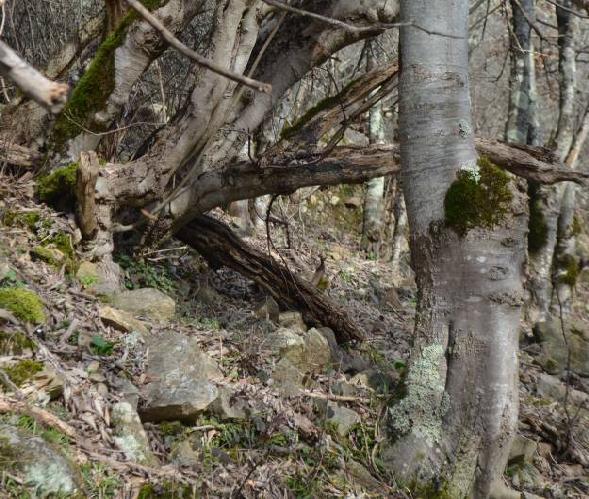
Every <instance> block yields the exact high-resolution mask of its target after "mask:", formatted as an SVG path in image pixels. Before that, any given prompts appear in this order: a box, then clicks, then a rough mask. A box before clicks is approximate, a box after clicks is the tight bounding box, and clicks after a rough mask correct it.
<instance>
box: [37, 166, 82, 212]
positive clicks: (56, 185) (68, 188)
mask: <svg viewBox="0 0 589 499" xmlns="http://www.w3.org/2000/svg"><path fill="white" fill-rule="evenodd" d="M78 166H79V165H78V163H71V164H69V165H68V166H64V167H63V168H58V169H57V170H54V171H52V172H51V173H50V174H49V175H45V176H43V177H40V178H39V179H38V180H37V189H36V190H37V196H39V199H40V200H41V201H43V202H44V203H48V204H55V203H59V204H60V205H62V204H66V205H70V204H73V202H74V199H75V187H76V176H77V174H78Z"/></svg>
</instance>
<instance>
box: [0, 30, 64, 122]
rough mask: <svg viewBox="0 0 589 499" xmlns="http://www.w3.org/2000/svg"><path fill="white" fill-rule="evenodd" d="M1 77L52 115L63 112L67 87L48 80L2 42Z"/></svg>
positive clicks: (0, 44) (0, 55)
mask: <svg viewBox="0 0 589 499" xmlns="http://www.w3.org/2000/svg"><path fill="white" fill-rule="evenodd" d="M0 75H2V76H5V77H6V78H8V79H9V80H12V81H13V82H14V84H15V85H16V86H17V87H18V88H20V89H21V90H22V92H23V93H25V94H26V95H28V96H29V97H30V98H31V99H33V100H34V101H35V102H37V103H38V104H40V105H41V106H43V107H45V108H46V109H48V110H49V111H50V112H52V113H58V112H59V111H61V109H62V108H63V106H64V104H65V101H66V97H67V85H64V84H63V83H57V82H54V81H51V80H49V79H47V78H46V77H45V76H43V75H42V74H41V73H39V71H37V70H36V69H35V68H33V67H32V66H31V65H30V64H28V63H27V62H25V61H23V60H22V59H21V58H20V57H19V56H18V55H17V53H16V52H15V51H14V50H12V49H11V48H10V47H9V46H8V45H6V44H5V43H4V42H2V41H0Z"/></svg>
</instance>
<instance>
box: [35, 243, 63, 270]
mask: <svg viewBox="0 0 589 499" xmlns="http://www.w3.org/2000/svg"><path fill="white" fill-rule="evenodd" d="M31 257H32V258H34V259H38V260H42V261H44V262H45V263H48V264H49V265H52V266H54V267H58V268H59V267H61V265H63V263H64V262H65V255H64V254H63V253H62V252H61V251H60V250H58V249H57V248H49V247H47V246H37V247H36V248H33V249H32V250H31Z"/></svg>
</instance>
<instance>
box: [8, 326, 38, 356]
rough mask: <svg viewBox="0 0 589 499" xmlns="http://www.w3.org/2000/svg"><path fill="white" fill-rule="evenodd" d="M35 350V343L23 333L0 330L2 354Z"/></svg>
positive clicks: (18, 353) (19, 353)
mask: <svg viewBox="0 0 589 499" xmlns="http://www.w3.org/2000/svg"><path fill="white" fill-rule="evenodd" d="M27 350H30V351H34V350H35V344H34V343H33V342H32V341H31V340H30V339H29V338H28V337H27V336H26V335H25V334H23V333H18V332H6V331H0V355H21V354H22V353H23V352H25V351H27Z"/></svg>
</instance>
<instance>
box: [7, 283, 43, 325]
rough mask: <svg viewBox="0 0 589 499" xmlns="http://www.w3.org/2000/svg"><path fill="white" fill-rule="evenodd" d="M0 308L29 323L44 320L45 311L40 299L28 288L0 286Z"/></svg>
mask: <svg viewBox="0 0 589 499" xmlns="http://www.w3.org/2000/svg"><path fill="white" fill-rule="evenodd" d="M0 308H4V309H6V310H9V311H10V312H12V313H13V314H14V315H15V317H17V318H18V319H20V320H22V321H25V322H29V323H31V324H42V323H43V322H45V312H44V310H43V303H42V302H41V299H40V298H39V297H38V296H37V295H36V294H35V293H33V292H32V291H29V290H28V289H23V288H1V289H0Z"/></svg>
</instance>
